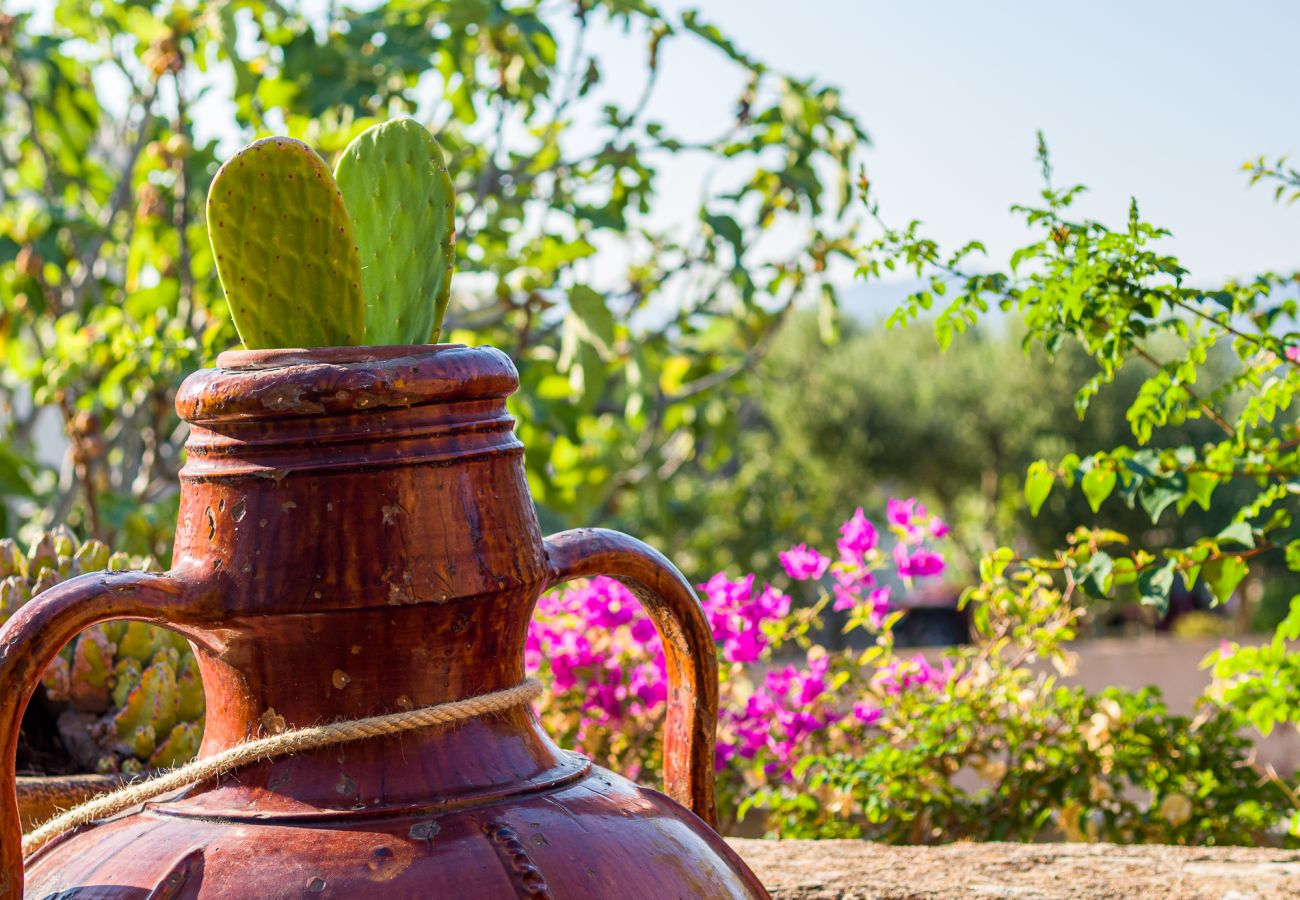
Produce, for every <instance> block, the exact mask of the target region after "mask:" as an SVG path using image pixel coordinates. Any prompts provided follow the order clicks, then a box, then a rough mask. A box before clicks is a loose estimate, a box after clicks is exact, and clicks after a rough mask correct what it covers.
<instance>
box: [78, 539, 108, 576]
mask: <svg viewBox="0 0 1300 900" xmlns="http://www.w3.org/2000/svg"><path fill="white" fill-rule="evenodd" d="M108 556H109V553H108V545H107V544H105V543H103V542H102V541H95V540H90V541H86V543H84V544H82V545H81V549H79V550H78V551H77V553H76V559H77V562H79V563H80V564H81V571H83V572H98V571H100V570H101V569H106V568H108Z"/></svg>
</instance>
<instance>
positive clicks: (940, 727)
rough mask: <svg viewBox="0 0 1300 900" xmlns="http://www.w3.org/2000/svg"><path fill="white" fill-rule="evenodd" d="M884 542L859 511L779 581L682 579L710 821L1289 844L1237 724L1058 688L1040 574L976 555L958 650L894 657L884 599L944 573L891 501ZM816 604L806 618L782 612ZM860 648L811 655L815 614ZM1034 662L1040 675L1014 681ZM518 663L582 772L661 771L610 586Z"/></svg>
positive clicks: (592, 590)
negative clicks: (697, 647)
mask: <svg viewBox="0 0 1300 900" xmlns="http://www.w3.org/2000/svg"><path fill="white" fill-rule="evenodd" d="M887 519H888V530H887V532H886V535H885V540H886V542H887V543H888V545H889V546H888V547H886V546H885V545H884V544H882V541H881V534H880V532H879V531H878V530H877V529H876V527H875V526H874V525H873V524H872V523H871V522H870V521H869V520H868V519H867V518H866V517H865V516H864V515H863V512H862V510H860V509H859V510H857V511H856V512H855V514H854V515H853V516H852V517H851V518H850V519H849V520H848V521H846V522H845V523H844V524H843V526H842V527H841V537H840V540H839V542H838V546H837V547H836V553H835V557H834V559H832V558H831V557H829V556H826V555H823V554H822V553H821V552H820V551H818V550H816V549H813V548H809V547H807V546H803V545H797V546H795V547H792V548H790V550H788V551H786V552H784V553H782V554H780V559H781V562H782V566H783V568H784V570H785V576H784V578H783V579H778V580H777V581H776V582H762V581H760V580H759V578H758V577H757V576H756V575H754V574H745V575H743V576H742V577H739V578H732V577H729V576H728V575H726V574H725V573H718V574H716V575H714V576H713V577H712V578H710V579H709V580H708V581H707V582H705V583H704V584H701V585H700V586H699V587H700V590H701V593H702V601H703V603H704V607H705V610H706V612H707V613H708V615H709V618H710V621H711V623H712V625H713V628H714V634H715V637H716V639H717V641H718V650H719V655H720V657H721V660H722V687H721V701H722V702H721V721H720V725H719V742H718V772H719V788H720V796H721V798H722V801H721V806H722V807H723V809H722V812H723V816H724V823H725V824H726V825H727V826H728V827H730V828H732V829H735V828H736V827H738V826H739V824H740V823H739V820H740V819H745V820H746V822H745V826H744V827H745V829H746V830H747V831H748V830H752V824H753V823H752V821H749V820H750V817H751V816H752V817H756V818H757V819H758V820H759V822H760V823H761V825H762V828H763V829H764V830H765V831H766V832H767V833H769V834H771V835H778V836H782V837H865V838H871V839H874V840H883V841H890V842H897V843H932V842H939V841H949V840H957V839H962V838H978V839H997V840H1037V839H1044V838H1065V839H1070V840H1111V841H1123V842H1144V841H1154V842H1165V843H1182V844H1192V843H1197V844H1207V843H1212V844H1260V843H1278V842H1287V841H1290V842H1294V835H1292V836H1291V837H1287V836H1286V833H1285V831H1286V829H1285V825H1286V819H1287V817H1288V816H1290V815H1293V814H1294V810H1293V808H1292V804H1291V803H1290V802H1289V800H1288V796H1287V794H1286V793H1285V791H1284V790H1283V789H1282V788H1281V787H1279V786H1278V784H1277V783H1276V782H1272V781H1267V780H1262V779H1260V778H1259V775H1258V773H1257V772H1255V771H1254V770H1253V769H1252V768H1251V766H1250V764H1249V760H1250V750H1251V747H1250V742H1249V741H1248V740H1247V739H1246V738H1244V737H1242V736H1240V735H1239V733H1238V729H1237V725H1238V722H1237V720H1236V718H1235V717H1233V716H1232V715H1230V714H1229V713H1227V712H1225V711H1222V710H1220V709H1218V708H1215V707H1208V706H1207V707H1206V708H1205V709H1204V710H1203V711H1201V712H1200V713H1199V714H1198V715H1197V716H1196V718H1194V719H1189V718H1187V717H1184V716H1178V715H1172V714H1170V713H1169V711H1168V710H1167V709H1166V707H1165V705H1164V703H1163V701H1162V700H1161V698H1160V695H1159V693H1158V692H1157V691H1155V690H1154V689H1146V690H1142V691H1138V692H1136V693H1134V692H1128V691H1122V690H1117V689H1109V690H1106V691H1104V692H1102V693H1100V694H1096V695H1093V694H1088V693H1087V692H1085V691H1083V690H1082V689H1080V688H1076V687H1066V686H1063V685H1061V684H1060V683H1059V677H1060V675H1061V674H1064V673H1068V672H1070V671H1071V669H1072V666H1073V660H1072V657H1071V654H1070V652H1069V651H1068V649H1067V642H1068V641H1070V640H1071V639H1072V638H1073V637H1074V635H1075V628H1076V625H1077V623H1078V620H1079V618H1080V617H1081V615H1082V609H1081V607H1080V606H1079V605H1078V603H1077V602H1076V601H1077V600H1078V597H1077V596H1076V589H1075V586H1074V585H1073V583H1070V584H1067V585H1066V586H1064V587H1062V586H1060V585H1058V584H1056V582H1055V580H1054V578H1053V577H1052V576H1051V575H1050V574H1047V572H1046V571H1045V564H1046V563H1047V562H1048V561H1043V560H1025V561H1021V560H1016V559H1013V558H1012V557H1011V556H1010V555H1009V554H1005V553H1004V554H1002V555H999V556H994V557H989V558H987V559H985V560H984V563H983V565H982V567H981V576H982V581H981V583H980V584H979V585H978V586H976V587H974V588H972V589H970V590H968V591H967V592H966V594H965V595H964V596H963V603H965V604H967V605H968V608H969V610H970V614H971V621H972V624H973V629H974V632H975V641H974V643H973V644H972V645H970V646H964V647H954V648H945V649H943V650H941V651H940V650H936V651H934V652H928V653H916V652H911V651H904V650H902V649H901V648H899V647H897V646H896V645H895V641H894V637H893V630H894V627H895V625H896V624H897V622H898V621H899V620H900V618H901V616H902V612H901V611H900V610H898V609H897V608H896V607H895V605H894V604H893V603H892V601H891V594H892V592H893V591H894V589H895V588H896V587H898V586H899V585H900V584H901V585H902V586H910V582H911V581H912V580H914V579H920V578H934V577H937V576H939V575H941V574H942V572H943V569H944V556H943V552H941V546H940V545H941V543H942V541H943V539H944V537H945V535H946V532H947V528H946V526H945V525H944V523H943V522H941V521H939V520H938V519H937V518H934V517H931V516H929V515H928V514H927V513H926V511H925V509H924V507H922V506H921V505H920V504H918V503H916V502H915V501H912V500H909V501H891V502H890V504H889V509H888V512H887ZM806 588H813V589H814V591H815V596H816V599H815V600H814V601H813V602H812V603H811V605H803V606H801V605H798V604H796V603H795V602H794V600H793V599H792V597H791V594H792V593H797V592H798V591H800V590H801V589H806ZM828 607H829V608H831V609H832V610H836V611H839V612H841V613H845V614H847V617H848V622H847V625H846V626H845V629H846V630H847V631H854V630H857V629H866V630H867V631H869V632H870V633H871V634H872V635H873V639H872V640H871V642H870V645H869V646H868V647H867V648H866V649H865V650H850V651H844V652H830V651H828V650H827V649H825V647H823V646H821V645H820V644H819V643H817V642H816V641H815V639H814V635H815V634H816V632H817V630H818V629H819V628H821V627H823V625H824V622H823V621H822V619H823V613H824V612H825V611H826V609H827V608H828ZM1034 663H1046V664H1047V665H1046V666H1044V665H1033V664H1034ZM529 666H530V668H532V669H533V670H535V671H538V672H540V673H541V674H542V675H543V677H544V678H545V679H548V680H549V683H550V689H551V696H550V697H549V699H548V701H547V702H546V703H545V704H544V706H543V709H544V716H545V719H546V723H547V725H548V727H550V728H551V729H552V733H554V734H555V735H556V736H557V737H559V738H561V739H562V740H563V741H567V742H570V743H577V744H579V745H580V746H581V747H582V748H583V749H584V750H585V751H586V752H587V753H588V754H589V755H590V756H592V757H593V759H595V760H596V761H597V762H598V763H600V764H602V765H606V766H609V767H611V768H614V769H616V770H619V771H622V772H624V773H626V774H628V775H629V776H631V777H640V778H641V779H642V780H647V779H650V778H652V777H653V775H654V773H655V772H657V770H658V766H659V764H660V760H661V749H660V743H659V741H660V725H661V724H662V718H663V714H664V699H665V695H666V684H665V672H664V667H663V660H662V655H661V653H660V650H659V644H658V638H657V637H656V636H655V634H654V629H653V627H652V626H651V624H650V622H649V620H648V619H647V618H646V616H645V615H644V614H643V613H642V611H641V610H640V609H639V607H638V606H637V603H636V600H635V598H634V597H633V596H632V595H631V593H629V592H628V591H627V590H626V589H625V588H623V587H622V586H621V585H619V584H618V583H617V582H614V581H612V580H610V579H605V578H597V579H594V580H592V581H590V582H587V583H584V584H579V585H577V586H573V587H570V588H568V589H566V590H564V591H563V592H556V593H552V594H550V595H548V596H546V597H544V598H543V599H542V601H541V604H540V606H539V609H538V613H537V616H536V618H535V620H534V623H533V627H532V631H531V633H530V636H529Z"/></svg>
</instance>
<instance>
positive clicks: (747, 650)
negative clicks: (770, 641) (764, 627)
mask: <svg viewBox="0 0 1300 900" xmlns="http://www.w3.org/2000/svg"><path fill="white" fill-rule="evenodd" d="M766 649H767V637H766V636H765V635H764V634H763V633H762V632H761V631H760V630H759V629H758V626H756V625H751V626H750V627H749V628H747V629H746V630H745V631H743V632H741V633H740V634H736V635H733V636H731V637H729V638H727V639H726V640H725V641H723V642H722V658H723V659H725V660H726V661H727V662H738V663H747V662H753V661H754V660H756V659H758V658H759V657H760V656H762V655H763V651H764V650H766Z"/></svg>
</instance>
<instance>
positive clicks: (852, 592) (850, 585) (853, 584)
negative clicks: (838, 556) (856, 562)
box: [831, 569, 876, 612]
mask: <svg viewBox="0 0 1300 900" xmlns="http://www.w3.org/2000/svg"><path fill="white" fill-rule="evenodd" d="M875 583H876V578H875V576H874V575H872V574H871V573H870V572H866V571H864V570H862V569H848V570H844V569H836V570H835V584H834V586H833V587H832V588H831V592H832V593H833V594H834V595H835V603H834V605H832V607H831V608H832V609H833V610H835V611H836V612H843V611H844V610H846V609H852V608H853V607H855V606H857V605H858V604H859V603H861V602H862V592H863V591H864V590H866V589H867V588H869V587H871V586H872V585H874V584H875Z"/></svg>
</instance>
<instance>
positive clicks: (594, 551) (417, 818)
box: [0, 346, 765, 898]
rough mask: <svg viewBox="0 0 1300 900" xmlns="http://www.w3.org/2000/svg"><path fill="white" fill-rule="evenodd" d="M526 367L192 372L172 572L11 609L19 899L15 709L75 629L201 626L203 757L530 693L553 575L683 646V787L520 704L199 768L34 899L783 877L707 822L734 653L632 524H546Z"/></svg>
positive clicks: (543, 890)
mask: <svg viewBox="0 0 1300 900" xmlns="http://www.w3.org/2000/svg"><path fill="white" fill-rule="evenodd" d="M516 386H517V376H516V373H515V370H514V367H513V365H512V364H511V362H510V360H509V359H508V358H507V357H505V356H504V355H502V354H501V353H499V352H497V351H495V350H491V349H467V348H463V347H456V346H444V347H439V348H430V347H390V348H335V349H324V350H311V351H295V350H287V351H265V352H240V353H227V354H223V356H222V357H221V358H220V359H219V360H218V368H217V369H214V370H208V371H204V372H199V373H197V374H195V375H194V376H192V377H191V378H190V379H188V380H187V381H186V383H185V384H184V385H183V386H182V388H181V390H180V393H179V395H178V398H177V408H178V410H179V411H180V413H181V415H182V416H183V417H184V418H185V419H186V420H187V421H189V422H190V423H191V425H192V432H191V436H190V440H189V442H188V444H187V445H186V446H187V451H188V457H187V462H186V465H185V468H184V469H183V470H182V472H181V482H182V485H181V488H182V490H181V512H180V518H179V523H178V528H177V535H176V550H175V556H174V566H173V569H172V570H171V571H170V572H168V573H166V574H163V575H144V574H116V575H106V574H105V575H88V576H83V577H81V578H78V579H74V580H72V581H69V582H67V583H65V584H63V585H60V586H57V587H55V588H53V589H51V590H49V591H47V592H46V593H44V594H42V595H41V597H40V598H38V599H37V600H35V601H33V602H32V603H30V604H28V605H27V606H26V607H25V608H24V609H23V610H21V611H20V612H19V614H18V615H16V616H15V617H14V618H13V619H12V620H11V621H10V623H9V624H8V625H6V626H5V628H4V629H3V630H0V684H2V685H4V688H5V689H4V690H3V691H0V729H3V735H4V740H5V745H4V757H3V760H2V762H3V764H4V766H5V768H4V769H2V770H0V777H2V778H3V782H4V783H3V784H2V785H0V792H2V793H0V855H2V857H3V859H2V861H3V864H4V881H3V882H2V883H0V896H17V895H18V894H19V893H20V892H21V885H22V878H23V871H22V867H21V862H20V849H19V846H20V844H19V841H20V835H19V830H18V818H17V808H16V806H15V804H14V802H13V761H14V750H15V742H16V739H17V731H18V728H17V726H18V721H19V719H20V718H21V715H22V710H23V708H24V706H25V704H26V702H27V698H28V697H29V696H30V694H31V691H32V689H33V688H34V685H35V682H36V679H37V678H38V676H39V674H40V672H41V671H42V669H43V668H44V666H45V664H46V663H47V662H48V660H49V659H50V658H51V657H52V656H53V655H54V654H55V653H56V652H57V651H58V649H59V648H60V647H61V646H62V645H63V644H64V643H65V642H66V641H67V640H68V639H69V638H71V637H72V636H73V635H74V634H76V632H77V631H79V630H80V629H82V628H85V627H87V626H88V625H90V624H92V623H94V622H98V621H104V620H106V619H111V618H137V619H145V620H148V621H154V622H160V623H167V624H169V625H170V626H171V627H174V628H176V629H177V630H180V631H181V632H182V633H184V634H185V635H186V636H187V637H189V638H190V640H191V641H192V642H193V644H194V645H195V648H196V650H197V652H198V656H199V662H200V667H201V669H202V673H203V681H204V690H205V693H206V695H207V703H208V716H207V727H206V731H205V736H204V742H203V747H202V749H201V750H200V755H210V754H212V753H215V752H218V751H220V750H222V749H224V748H226V747H228V746H230V744H232V743H234V742H237V741H240V740H243V739H245V738H247V737H249V736H253V735H256V734H260V733H264V731H265V730H266V729H269V728H279V727H295V726H304V725H311V724H315V723H319V722H322V721H330V720H337V719H344V718H358V717H364V716H369V715H374V714H378V713H383V712H390V711H394V710H399V709H408V708H412V707H417V706H426V705H431V704H435V703H441V702H445V701H450V700H456V699H460V698H463V697H468V696H472V695H475V694H481V693H486V692H489V691H495V690H499V689H502V688H506V687H510V686H512V685H515V684H517V683H518V682H519V681H520V680H521V679H522V678H523V677H524V665H523V647H524V637H525V632H526V630H527V626H528V619H529V617H530V616H531V613H532V609H533V606H534V604H535V603H536V600H537V597H538V595H539V594H540V593H541V592H542V591H543V590H545V589H546V588H548V587H550V586H553V585H555V584H559V583H561V582H563V581H566V580H569V579H572V578H580V577H587V576H590V575H596V574H608V575H612V576H615V577H617V578H620V579H621V580H623V581H624V582H625V583H627V584H628V585H629V587H630V588H631V589H632V590H633V591H634V593H636V595H637V596H638V597H639V598H640V599H641V600H642V602H643V603H644V604H645V605H646V608H647V610H648V612H649V613H650V615H651V617H652V618H653V619H654V621H655V624H656V626H657V627H658V628H659V631H660V634H661V636H662V637H663V644H664V647H665V648H666V653H667V657H668V672H669V679H670V689H669V697H670V700H669V710H668V716H667V725H666V728H667V733H666V736H665V745H666V746H665V785H666V791H667V794H668V795H669V796H667V797H666V796H664V795H662V794H659V793H657V792H655V791H651V790H648V789H646V788H642V787H638V786H637V785H634V784H632V783H631V782H628V781H627V780H625V779H623V778H621V777H619V776H617V775H614V774H612V773H610V772H607V771H604V770H602V769H600V768H598V767H594V766H592V765H591V763H590V762H588V761H587V760H585V759H583V758H582V757H580V756H578V755H576V754H573V753H569V752H566V751H563V750H560V749H559V748H557V747H556V746H555V745H554V744H553V743H552V742H551V741H550V739H549V738H548V737H547V736H546V735H545V733H543V732H542V730H541V729H540V727H539V726H538V723H537V720H536V717H535V715H534V713H533V711H532V710H531V709H529V708H518V709H515V710H512V711H510V712H507V713H504V714H501V715H497V716H492V717H485V718H480V719H474V720H470V721H468V722H466V723H463V724H461V725H459V726H455V727H446V728H437V729H427V730H424V731H416V732H409V733H406V734H403V735H399V736H394V737H390V738H386V739H376V740H370V741H363V742H360V743H356V744H349V745H347V746H339V747H332V748H326V749H325V750H321V751H313V752H309V753H303V754H301V755H298V756H294V757H290V758H284V759H278V760H272V761H268V762H263V763H260V764H257V765H252V766H249V767H246V768H243V769H240V770H239V771H237V772H235V773H232V774H231V775H229V776H227V777H225V778H223V779H222V780H220V781H219V782H216V783H206V784H202V785H196V786H195V787H193V788H191V789H189V790H187V791H183V792H181V794H180V795H177V796H174V797H171V798H167V799H165V800H163V801H160V802H155V803H150V804H147V805H146V807H145V808H144V809H143V810H140V811H137V812H135V813H132V814H130V815H126V816H123V817H120V818H117V819H115V820H113V821H111V822H107V823H104V824H100V825H98V826H95V827H91V828H87V829H83V830H82V831H80V832H78V833H75V834H72V835H69V836H66V837H64V838H62V839H60V840H58V841H56V842H55V843H53V844H51V845H49V846H48V847H46V848H45V849H43V850H41V851H40V852H38V853H37V854H36V855H35V856H34V857H33V858H31V859H30V860H28V866H27V872H26V878H27V894H28V896H35V897H46V896H51V895H60V896H69V897H72V896H95V897H113V898H127V897H146V896H151V897H152V896H167V897H200V896H201V897H257V898H263V897H299V896H303V897H315V896H319V895H326V896H335V897H415V896H419V897H430V896H455V897H503V896H536V897H611V896H626V897H633V896H636V897H754V896H765V894H764V892H763V889H762V887H761V886H760V885H759V884H758V883H757V881H756V880H755V879H754V877H753V875H752V874H751V873H750V872H749V870H748V869H747V868H746V867H745V865H744V864H743V863H742V862H741V861H740V860H739V858H737V857H736V856H735V854H734V853H733V852H732V851H731V850H730V849H729V848H728V847H727V846H726V845H725V844H724V843H723V842H722V840H721V839H720V838H719V837H718V835H717V834H716V833H715V832H714V831H713V830H712V828H710V827H709V824H708V823H712V822H714V821H716V818H715V810H714V806H713V746H714V728H715V724H716V716H717V668H716V659H715V656H714V648H713V643H712V640H711V638H710V635H709V631H708V626H707V622H706V620H705V618H704V615H703V612H702V611H701V609H700V607H699V603H698V600H697V599H696V597H695V595H694V593H693V592H692V590H691V588H690V585H689V584H688V583H687V581H686V580H685V579H684V578H683V577H682V576H681V574H680V573H679V572H678V571H677V570H676V569H675V568H674V567H673V566H672V564H671V563H669V562H668V561H667V560H666V559H664V558H663V557H662V556H661V555H659V554H658V553H657V552H655V551H654V550H652V549H651V548H649V547H647V546H646V545H644V544H642V543H641V542H639V541H636V540H634V539H632V538H629V537H627V536H626V535H621V534H617V533H615V532H609V531H602V530H579V531H573V532H566V533H564V534H560V535H556V536H554V537H552V538H550V539H548V540H545V541H544V540H543V539H542V536H541V533H540V531H539V529H538V525H537V519H536V514H535V512H534V508H533V504H532V500H531V497H530V496H529V493H528V488H527V483H526V481H525V478H524V474H523V466H522V454H523V447H522V446H521V445H520V443H519V441H518V440H517V439H516V438H515V436H514V433H513V430H512V425H513V423H512V421H511V419H510V417H509V416H508V415H507V414H506V411H505V398H506V396H507V395H508V394H509V393H510V392H511V391H512V390H514V389H515V387H516ZM670 798H671V799H670ZM60 892H69V893H66V894H60Z"/></svg>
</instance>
